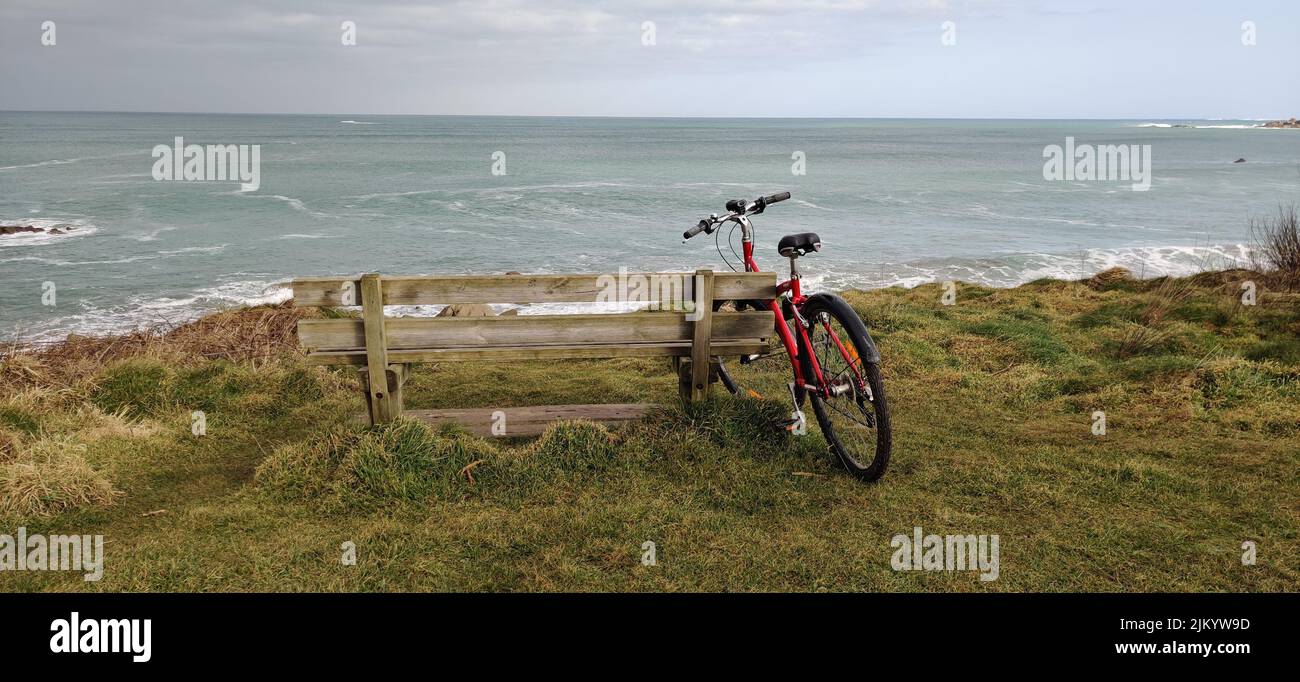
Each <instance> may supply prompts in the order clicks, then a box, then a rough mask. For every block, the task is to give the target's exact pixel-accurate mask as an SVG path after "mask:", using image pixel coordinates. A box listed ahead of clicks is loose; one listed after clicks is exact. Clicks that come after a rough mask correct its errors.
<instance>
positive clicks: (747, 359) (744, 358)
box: [740, 353, 763, 365]
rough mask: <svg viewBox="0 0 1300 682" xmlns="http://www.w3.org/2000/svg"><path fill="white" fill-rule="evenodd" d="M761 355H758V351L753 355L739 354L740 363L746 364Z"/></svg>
mask: <svg viewBox="0 0 1300 682" xmlns="http://www.w3.org/2000/svg"><path fill="white" fill-rule="evenodd" d="M761 357H763V356H762V355H759V354H758V353H755V354H753V355H742V356H740V364H742V365H748V364H750V363H752V362H754V361H755V360H757V359H759V358H761Z"/></svg>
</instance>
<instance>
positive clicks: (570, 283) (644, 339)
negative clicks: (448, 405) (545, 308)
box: [293, 271, 776, 365]
mask: <svg viewBox="0 0 1300 682" xmlns="http://www.w3.org/2000/svg"><path fill="white" fill-rule="evenodd" d="M629 283H630V284H629ZM611 287H613V288H614V290H613V291H611ZM619 288H621V290H620V289H619ZM293 294H294V304H295V305H297V306H347V305H360V306H361V307H362V311H363V314H362V317H361V318H359V319H358V318H341V319H315V320H302V321H300V322H299V323H298V339H299V343H300V344H301V345H302V346H303V348H304V349H305V350H306V351H307V354H308V358H309V360H310V361H312V362H315V363H318V364H350V365H366V364H369V362H368V361H369V360H374V359H375V358H370V357H369V356H368V353H367V349H368V348H369V349H370V351H371V352H370V354H369V355H373V354H374V351H375V350H376V348H377V346H378V347H379V348H382V349H383V350H384V354H385V356H386V357H384V358H382V360H383V361H384V362H385V364H386V363H408V362H431V361H438V360H473V359H480V358H495V359H518V360H527V359H549V358H578V357H621V356H655V355H668V356H690V355H691V349H692V347H693V346H694V345H695V342H696V338H697V335H698V334H699V333H700V331H702V330H700V329H698V328H697V325H698V324H699V323H698V322H697V320H699V319H700V318H701V317H704V318H706V319H707V320H708V323H707V330H704V331H707V334H706V335H705V338H706V339H707V343H708V344H709V345H710V346H711V347H712V352H713V354H715V355H726V354H746V353H756V352H759V351H760V350H762V349H763V348H764V347H765V346H766V343H767V340H768V339H769V338H770V337H771V336H772V335H773V333H774V332H773V326H772V315H771V313H770V312H756V311H745V312H717V313H713V312H712V302H713V301H714V300H742V299H772V298H774V297H775V296H776V275H775V274H774V273H770V272H767V273H762V272H755V273H749V272H741V273H713V272H712V271H699V272H696V273H619V274H613V275H488V276H466V275H452V276H395V277H382V278H381V277H379V276H378V275H367V276H365V277H363V278H346V277H313V278H303V279H297V280H294V282H293ZM697 294H698V296H696V295H697ZM681 297H686V298H687V299H688V300H690V299H691V298H692V297H698V298H699V299H700V300H701V305H702V308H703V313H702V314H701V313H685V312H676V311H672V310H662V311H656V312H636V313H622V314H563V315H513V316H493V317H385V316H384V314H383V306H386V305H437V304H456V303H462V304H463V303H516V304H518V303H595V302H611V301H626V300H627V299H629V298H632V299H634V300H642V301H644V302H645V303H647V304H650V303H651V302H656V303H659V304H660V305H661V307H668V306H669V304H677V305H678V309H679V310H680V303H681V300H680V299H681ZM665 298H674V299H675V300H672V301H666V300H664V299H665ZM376 301H378V304H376ZM368 320H376V321H378V320H382V322H381V323H380V322H375V323H372V324H370V325H368V324H367V321H368ZM380 329H382V331H380ZM371 337H374V338H371ZM378 344H382V345H378Z"/></svg>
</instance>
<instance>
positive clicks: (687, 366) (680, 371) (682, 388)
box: [673, 357, 719, 403]
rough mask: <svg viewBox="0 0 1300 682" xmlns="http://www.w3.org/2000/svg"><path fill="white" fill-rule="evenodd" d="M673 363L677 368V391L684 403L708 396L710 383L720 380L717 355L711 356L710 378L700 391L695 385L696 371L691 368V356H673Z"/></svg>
mask: <svg viewBox="0 0 1300 682" xmlns="http://www.w3.org/2000/svg"><path fill="white" fill-rule="evenodd" d="M673 365H674V366H675V367H676V370H677V392H678V393H679V394H680V395H681V398H682V402H684V403H691V402H695V401H696V400H700V399H703V398H705V397H708V390H709V385H710V384H715V383H717V382H718V380H719V379H718V358H717V357H711V358H709V375H708V376H709V378H708V382H707V383H705V384H704V390H703V391H700V390H699V389H697V388H696V386H695V372H694V371H693V370H692V369H691V359H690V358H673ZM701 394H702V395H701Z"/></svg>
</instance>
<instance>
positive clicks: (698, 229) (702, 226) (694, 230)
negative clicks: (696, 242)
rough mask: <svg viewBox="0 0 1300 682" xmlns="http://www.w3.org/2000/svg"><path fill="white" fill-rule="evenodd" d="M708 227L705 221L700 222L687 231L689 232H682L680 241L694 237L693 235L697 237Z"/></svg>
mask: <svg viewBox="0 0 1300 682" xmlns="http://www.w3.org/2000/svg"><path fill="white" fill-rule="evenodd" d="M708 226H709V221H707V220H701V221H700V223H699V224H698V225H696V226H695V227H692V228H691V229H689V230H687V231H685V232H683V233H682V239H690V238H691V237H694V236H695V235H697V234H699V233H701V232H703V231H704V229H705V228H707V227H708Z"/></svg>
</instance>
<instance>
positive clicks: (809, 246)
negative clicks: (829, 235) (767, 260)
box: [776, 232, 822, 258]
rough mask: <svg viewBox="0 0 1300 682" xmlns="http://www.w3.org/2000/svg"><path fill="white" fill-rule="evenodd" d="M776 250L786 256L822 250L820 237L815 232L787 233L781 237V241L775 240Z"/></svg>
mask: <svg viewBox="0 0 1300 682" xmlns="http://www.w3.org/2000/svg"><path fill="white" fill-rule="evenodd" d="M776 250H777V252H779V253H780V254H781V255H782V256H785V257H786V258H798V257H799V256H806V255H808V254H810V253H812V252H813V251H821V250H822V238H821V237H818V236H817V233H816V232H800V233H799V234H787V235H786V236H784V237H781V241H779V242H777V244H776Z"/></svg>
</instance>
